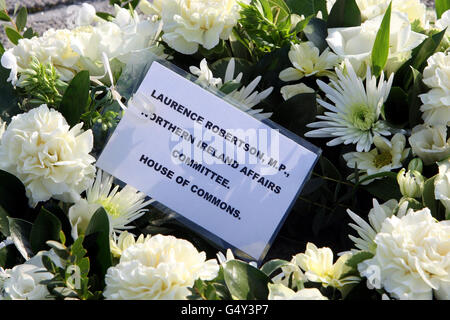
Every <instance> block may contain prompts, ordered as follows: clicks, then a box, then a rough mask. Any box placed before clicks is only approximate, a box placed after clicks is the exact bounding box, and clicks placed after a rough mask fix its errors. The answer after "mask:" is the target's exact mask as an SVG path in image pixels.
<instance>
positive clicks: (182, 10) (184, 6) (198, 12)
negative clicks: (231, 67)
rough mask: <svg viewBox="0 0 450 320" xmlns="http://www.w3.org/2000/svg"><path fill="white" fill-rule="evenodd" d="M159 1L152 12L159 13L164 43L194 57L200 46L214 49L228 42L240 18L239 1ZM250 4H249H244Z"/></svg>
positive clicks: (152, 8)
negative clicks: (220, 42) (222, 41)
mask: <svg viewBox="0 0 450 320" xmlns="http://www.w3.org/2000/svg"><path fill="white" fill-rule="evenodd" d="M160 2H161V1H156V3H154V4H153V6H152V7H151V9H149V10H152V11H160V12H159V15H160V16H161V19H162V21H163V31H164V35H163V40H164V41H165V42H166V43H167V44H168V45H169V46H170V47H171V48H173V49H175V50H176V51H178V52H181V53H183V54H194V53H196V52H197V50H198V47H199V45H201V46H203V47H204V48H205V49H208V50H209V49H212V48H214V47H215V46H216V45H218V44H219V40H220V39H223V40H226V39H228V37H229V36H230V35H231V32H232V30H233V27H234V26H235V25H236V23H237V21H238V19H239V18H240V14H239V11H240V6H239V4H238V1H237V0H210V1H203V0H191V1H186V0H181V1H180V0H165V1H164V5H162V4H161V5H159V3H160ZM244 2H247V1H244Z"/></svg>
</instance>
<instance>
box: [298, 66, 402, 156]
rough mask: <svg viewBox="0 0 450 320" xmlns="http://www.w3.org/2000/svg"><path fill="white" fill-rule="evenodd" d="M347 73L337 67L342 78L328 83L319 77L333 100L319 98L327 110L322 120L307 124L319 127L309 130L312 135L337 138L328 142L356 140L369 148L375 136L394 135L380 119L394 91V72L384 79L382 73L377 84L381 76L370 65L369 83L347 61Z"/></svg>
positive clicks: (362, 147)
mask: <svg viewBox="0 0 450 320" xmlns="http://www.w3.org/2000/svg"><path fill="white" fill-rule="evenodd" d="M345 64H346V66H347V73H344V72H342V71H341V70H338V69H336V73H337V76H338V81H337V82H336V81H333V80H331V84H330V85H327V84H325V83H324V82H323V81H320V80H318V81H317V84H318V85H319V87H320V89H322V91H323V92H325V93H326V96H327V98H328V99H329V100H331V102H332V103H333V104H334V105H333V104H331V103H328V102H325V101H323V100H318V102H319V104H321V105H322V106H323V107H324V108H326V109H327V110H329V111H327V112H325V114H324V115H319V116H317V118H318V119H320V120H323V121H318V122H314V123H310V124H308V125H307V127H309V128H318V129H316V130H313V131H310V132H307V133H306V136H307V137H310V138H334V139H333V140H331V141H329V142H328V143H327V145H328V146H336V145H338V144H341V143H343V144H351V143H353V144H356V150H357V151H369V150H370V147H371V145H372V143H373V137H374V135H375V134H378V135H390V132H389V130H388V127H387V126H386V124H385V123H384V121H382V120H380V116H381V109H382V107H383V104H384V102H385V101H386V100H387V98H388V96H389V92H390V91H391V86H392V81H393V79H394V75H393V74H392V75H391V76H390V77H389V80H388V81H384V74H383V73H381V77H380V80H379V82H378V84H377V78H376V77H375V76H372V74H371V72H370V68H367V76H366V85H365V86H364V83H363V80H362V79H361V78H359V77H358V76H357V75H356V73H355V71H354V70H353V67H352V66H351V64H350V63H348V61H346V63H345Z"/></svg>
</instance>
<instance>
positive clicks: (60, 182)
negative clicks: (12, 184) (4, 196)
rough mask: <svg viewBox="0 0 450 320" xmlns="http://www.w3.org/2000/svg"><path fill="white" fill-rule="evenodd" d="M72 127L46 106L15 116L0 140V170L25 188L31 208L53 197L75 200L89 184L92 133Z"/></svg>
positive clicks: (92, 158)
mask: <svg viewBox="0 0 450 320" xmlns="http://www.w3.org/2000/svg"><path fill="white" fill-rule="evenodd" d="M82 127H83V124H82V123H80V124H77V125H76V126H74V127H73V128H70V126H69V125H68V124H67V122H66V120H65V119H64V117H63V116H62V114H61V113H59V112H58V111H55V110H53V109H50V110H49V109H48V107H47V106H46V105H41V106H40V107H39V108H36V109H33V110H31V111H29V112H27V113H24V114H21V115H18V116H15V117H13V118H12V121H11V123H10V124H9V125H8V128H7V129H6V131H5V133H4V134H3V137H2V139H1V141H0V168H1V169H2V170H5V171H7V172H9V173H11V174H13V175H15V176H16V177H18V178H19V179H20V180H21V181H22V183H23V184H24V185H25V188H26V192H27V196H28V198H29V203H30V205H31V206H34V205H36V204H37V203H38V202H40V201H46V200H49V199H50V198H51V197H54V198H55V199H58V200H63V201H67V202H73V201H77V200H78V199H79V198H80V193H81V192H83V191H84V190H86V188H87V187H88V186H89V185H90V184H91V182H92V180H93V178H94V174H95V168H94V166H93V165H92V163H93V162H95V158H94V157H92V156H91V155H89V152H91V150H92V147H93V139H94V138H93V135H92V131H91V130H88V131H85V132H83V131H82Z"/></svg>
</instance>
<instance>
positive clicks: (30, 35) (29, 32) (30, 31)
mask: <svg viewBox="0 0 450 320" xmlns="http://www.w3.org/2000/svg"><path fill="white" fill-rule="evenodd" d="M34 36H35V34H34V31H33V28H27V30H25V32H24V33H23V37H24V38H25V39H31V38H33V37H34Z"/></svg>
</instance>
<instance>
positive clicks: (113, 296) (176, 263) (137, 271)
mask: <svg viewBox="0 0 450 320" xmlns="http://www.w3.org/2000/svg"><path fill="white" fill-rule="evenodd" d="M218 271H219V265H218V264H217V261H216V260H208V261H206V254H205V253H204V252H198V251H197V249H196V248H195V247H194V246H193V245H192V243H190V242H188V241H186V240H182V239H177V238H175V237H173V236H163V235H156V236H154V237H151V238H149V239H145V241H144V243H138V244H135V245H132V246H130V247H128V248H127V249H125V251H123V252H122V256H121V258H120V263H119V264H117V265H116V266H114V267H111V268H109V269H108V272H107V274H106V277H105V282H106V288H105V291H104V292H103V295H104V296H105V297H106V299H109V300H123V299H124V300H160V299H163V300H180V299H186V297H187V296H188V295H189V293H190V292H189V289H188V288H189V287H192V286H193V285H194V282H195V280H197V279H202V280H212V279H214V278H215V277H216V276H217V274H218Z"/></svg>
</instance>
